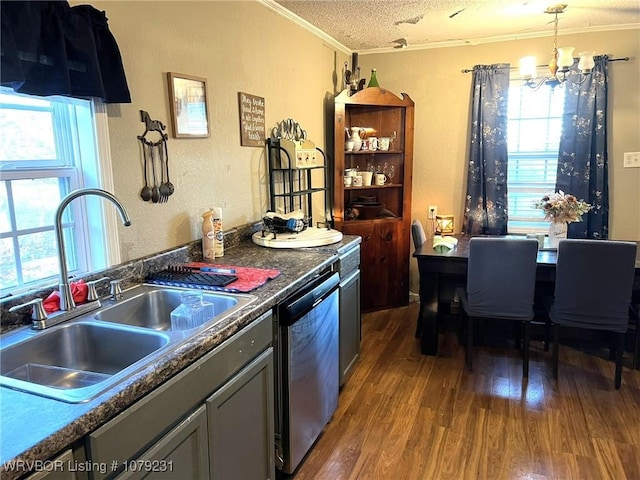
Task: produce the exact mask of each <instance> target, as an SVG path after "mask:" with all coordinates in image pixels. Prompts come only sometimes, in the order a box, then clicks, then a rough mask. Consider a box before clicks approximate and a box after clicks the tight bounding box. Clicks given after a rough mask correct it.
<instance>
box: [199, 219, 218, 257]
mask: <svg viewBox="0 0 640 480" xmlns="http://www.w3.org/2000/svg"><path fill="white" fill-rule="evenodd" d="M215 240H216V234H215V230H214V224H213V210H207V211H206V212H204V213H203V214H202V257H203V258H204V259H205V260H213V259H214V258H215Z"/></svg>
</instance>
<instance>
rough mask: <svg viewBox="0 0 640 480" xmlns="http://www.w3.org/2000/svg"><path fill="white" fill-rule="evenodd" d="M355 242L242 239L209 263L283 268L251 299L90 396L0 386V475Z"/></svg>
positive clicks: (138, 393) (41, 453)
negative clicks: (294, 244)
mask: <svg viewBox="0 0 640 480" xmlns="http://www.w3.org/2000/svg"><path fill="white" fill-rule="evenodd" d="M358 243H360V237H353V236H345V237H344V238H343V240H342V241H340V242H338V243H335V244H332V245H329V246H325V247H315V248H303V249H270V248H264V247H259V246H256V245H254V244H252V243H250V242H243V243H241V244H240V245H238V246H234V247H233V248H230V249H227V250H225V255H224V257H221V258H219V259H216V261H215V262H212V263H215V264H220V265H236V266H244V267H255V268H269V269H277V270H280V272H281V274H280V275H279V276H278V277H277V278H275V279H273V280H270V281H268V282H267V283H266V284H265V285H263V286H262V287H260V288H258V289H256V290H254V291H252V292H250V294H251V295H254V296H255V297H256V300H255V301H253V302H252V303H250V304H249V305H247V306H246V307H244V308H242V309H240V310H238V311H237V312H235V313H234V314H232V315H231V316H230V317H229V318H227V319H225V320H224V321H222V322H220V323H217V324H216V325H214V326H212V327H211V328H209V329H207V330H204V331H202V332H199V333H198V334H196V335H195V336H194V337H192V338H191V339H189V340H188V341H187V342H186V343H185V344H183V345H181V346H180V347H179V348H178V349H176V350H174V351H172V352H170V353H169V354H168V355H166V356H165V357H163V358H162V359H160V360H158V361H156V362H154V363H152V364H151V365H149V366H148V367H147V368H145V369H144V370H142V371H140V372H138V373H136V374H135V375H133V376H131V377H129V378H128V379H126V380H125V381H124V382H122V383H120V384H119V385H116V386H115V387H113V388H112V389H110V390H108V391H106V392H104V393H103V394H101V395H99V396H97V397H95V398H94V399H92V400H90V401H89V402H86V403H79V404H71V403H65V402H61V401H57V400H51V399H47V398H44V397H40V396H36V395H32V394H28V393H23V392H19V391H14V390H11V389H9V388H4V387H0V412H1V417H0V432H1V439H0V442H1V443H0V460H1V464H2V467H1V468H0V477H2V478H3V479H11V478H16V477H18V476H20V475H22V474H24V473H25V471H19V472H16V471H10V470H12V469H10V468H9V469H8V468H7V465H6V462H15V461H24V462H27V461H34V460H46V459H49V458H51V457H53V456H55V455H56V454H58V453H59V452H61V451H62V450H64V449H66V448H67V447H68V446H69V445H71V444H72V443H73V442H75V441H77V440H79V439H81V438H82V437H84V436H85V435H86V434H87V433H89V432H91V431H93V430H95V429H96V428H97V427H99V426H100V425H102V424H104V423H105V422H106V421H108V420H109V419H111V418H113V417H114V416H115V415H117V414H118V413H120V412H121V411H123V410H124V409H126V408H127V407H129V406H130V405H132V404H133V403H134V402H135V401H136V400H138V399H140V398H141V397H142V396H143V395H145V394H147V393H149V392H150V391H151V390H153V389H154V388H156V387H157V386H158V385H160V384H161V383H163V382H164V381H166V380H167V379H169V378H171V377H172V376H174V375H175V374H176V373H178V372H179V371H180V370H182V369H184V368H185V367H187V366H188V365H190V364H192V363H193V362H194V361H196V360H197V359H199V358H201V357H202V356H204V355H205V354H206V353H207V352H209V351H211V350H212V349H213V348H215V347H216V346H218V345H220V344H221V343H222V342H223V341H225V340H226V339H228V338H230V337H231V336H233V335H234V334H235V333H237V332H238V331H239V330H241V329H242V328H244V327H246V326H247V325H249V324H250V323H251V322H253V321H254V320H256V319H257V318H258V317H259V316H260V315H261V314H262V313H264V312H266V311H267V310H269V309H271V308H272V307H274V306H275V305H277V304H278V303H279V302H281V301H282V300H283V299H285V298H286V297H288V296H289V295H291V294H292V293H293V292H294V291H295V290H297V289H298V288H300V287H301V286H303V285H304V284H306V283H307V282H308V281H309V280H310V279H311V278H312V277H313V276H314V275H316V274H317V273H318V272H320V271H321V270H323V269H325V268H327V267H329V266H330V265H331V264H333V263H334V262H335V261H336V260H337V258H338V257H337V256H338V255H340V254H342V253H343V252H345V251H348V250H349V249H351V248H353V247H354V246H355V245H357V244H358ZM53 328H55V327H53Z"/></svg>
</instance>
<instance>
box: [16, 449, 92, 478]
mask: <svg viewBox="0 0 640 480" xmlns="http://www.w3.org/2000/svg"><path fill="white" fill-rule="evenodd" d="M75 462H76V459H75V456H74V454H73V451H72V450H71V449H69V450H66V451H65V452H63V453H61V454H60V455H58V456H57V457H56V458H54V459H53V460H49V461H48V462H46V463H47V467H48V468H45V469H43V470H42V471H39V472H36V473H32V474H31V475H29V476H28V477H26V479H25V480H79V479H81V478H86V475H87V474H86V472H78V471H77V470H78V468H77V466H76V465H75Z"/></svg>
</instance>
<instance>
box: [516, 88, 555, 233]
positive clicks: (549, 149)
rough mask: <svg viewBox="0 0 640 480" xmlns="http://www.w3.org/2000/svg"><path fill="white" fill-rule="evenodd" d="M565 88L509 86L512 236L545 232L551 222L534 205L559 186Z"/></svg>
mask: <svg viewBox="0 0 640 480" xmlns="http://www.w3.org/2000/svg"><path fill="white" fill-rule="evenodd" d="M564 91H565V90H564V89H563V88H561V87H556V88H555V89H552V88H551V87H548V86H546V85H543V86H542V87H541V88H539V89H538V90H533V89H531V88H530V87H527V86H525V85H522V83H521V82H520V81H517V82H516V81H514V82H512V84H511V86H510V87H509V110H508V117H509V119H508V127H507V128H508V130H507V142H508V155H509V164H508V172H507V181H508V201H509V221H508V226H507V228H508V231H509V233H534V232H544V231H546V230H547V229H548V222H546V221H545V220H544V215H543V214H542V211H541V210H538V209H536V208H534V203H535V201H536V200H539V199H540V198H541V197H542V196H543V195H544V194H545V193H549V192H553V191H554V189H555V185H556V173H557V166H558V149H559V142H560V134H561V131H562V113H563V109H564Z"/></svg>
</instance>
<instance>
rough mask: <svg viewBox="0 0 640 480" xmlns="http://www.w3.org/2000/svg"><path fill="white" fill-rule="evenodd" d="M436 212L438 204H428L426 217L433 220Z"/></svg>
mask: <svg viewBox="0 0 640 480" xmlns="http://www.w3.org/2000/svg"><path fill="white" fill-rule="evenodd" d="M437 214H438V206H437V205H429V211H428V213H427V218H428V219H429V220H435V218H436V215H437Z"/></svg>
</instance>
